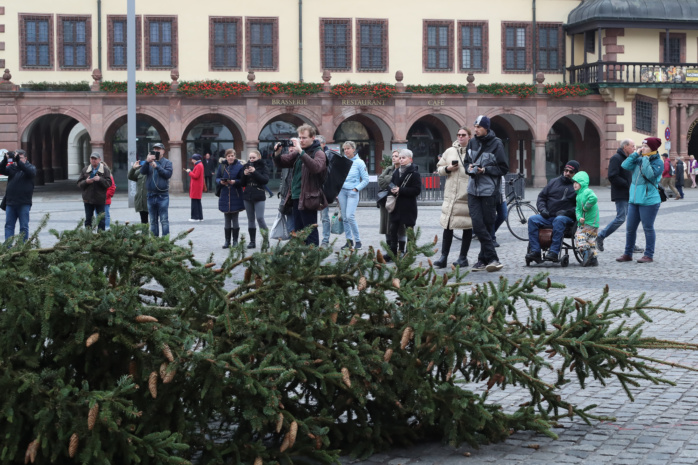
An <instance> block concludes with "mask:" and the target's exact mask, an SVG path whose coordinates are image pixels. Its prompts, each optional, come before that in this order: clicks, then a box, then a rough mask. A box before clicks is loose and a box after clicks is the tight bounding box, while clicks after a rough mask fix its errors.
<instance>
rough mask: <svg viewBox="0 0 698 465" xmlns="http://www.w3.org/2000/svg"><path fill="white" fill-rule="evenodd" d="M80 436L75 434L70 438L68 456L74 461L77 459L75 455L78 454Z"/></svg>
mask: <svg viewBox="0 0 698 465" xmlns="http://www.w3.org/2000/svg"><path fill="white" fill-rule="evenodd" d="M78 440H79V438H78V435H77V434H75V433H73V435H72V436H70V444H69V445H68V456H70V458H71V459H72V458H73V457H75V454H76V453H77V452H78Z"/></svg>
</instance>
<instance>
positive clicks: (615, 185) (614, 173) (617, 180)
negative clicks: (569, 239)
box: [596, 139, 645, 253]
mask: <svg viewBox="0 0 698 465" xmlns="http://www.w3.org/2000/svg"><path fill="white" fill-rule="evenodd" d="M634 151H635V142H633V141H632V139H625V140H623V142H621V143H620V147H619V148H618V150H617V151H616V153H615V154H614V155H613V156H612V157H611V159H610V160H609V162H608V180H609V181H610V182H611V201H613V203H615V204H616V217H615V218H614V219H613V221H611V222H610V223H609V224H608V226H606V228H605V229H604V230H603V231H601V232H600V233H599V235H598V236H597V237H596V248H597V249H599V252H603V250H604V246H603V241H604V240H605V239H606V238H607V237H608V236H610V235H611V234H613V233H614V232H615V231H616V229H618V228H620V227H621V226H622V225H623V223H625V218H626V216H627V215H628V200H629V199H630V183H631V182H632V176H633V173H632V171H628V170H626V169H623V168H621V166H620V165H621V164H622V163H623V162H624V161H625V159H626V158H628V156H629V155H630V154H631V153H633V152H634ZM644 251H645V249H643V248H642V247H637V246H636V247H635V250H634V252H637V253H642V252H644Z"/></svg>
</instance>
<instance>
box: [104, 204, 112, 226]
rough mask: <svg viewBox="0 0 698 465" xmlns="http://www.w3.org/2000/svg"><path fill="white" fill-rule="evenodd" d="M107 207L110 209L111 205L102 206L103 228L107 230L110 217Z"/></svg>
mask: <svg viewBox="0 0 698 465" xmlns="http://www.w3.org/2000/svg"><path fill="white" fill-rule="evenodd" d="M109 207H111V205H105V206H104V227H105V228H106V229H109V225H110V224H111V217H110V216H109Z"/></svg>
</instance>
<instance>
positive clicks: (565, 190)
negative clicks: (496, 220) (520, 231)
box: [526, 160, 579, 263]
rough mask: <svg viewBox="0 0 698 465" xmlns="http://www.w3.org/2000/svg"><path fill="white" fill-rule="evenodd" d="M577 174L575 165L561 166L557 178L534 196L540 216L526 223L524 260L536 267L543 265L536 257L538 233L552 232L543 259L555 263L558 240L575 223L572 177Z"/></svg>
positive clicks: (561, 238) (572, 161)
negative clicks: (536, 265) (533, 263)
mask: <svg viewBox="0 0 698 465" xmlns="http://www.w3.org/2000/svg"><path fill="white" fill-rule="evenodd" d="M577 171H579V163H578V162H577V161H575V160H570V161H568V162H567V164H566V165H565V169H564V171H563V173H562V175H561V176H558V177H556V178H554V179H551V180H550V182H549V183H548V185H547V186H545V187H544V188H543V190H542V191H540V194H538V201H537V202H536V207H537V208H538V211H539V212H540V213H539V214H538V215H533V216H532V217H530V218H529V219H528V253H527V254H526V260H529V261H534V262H536V263H540V262H542V261H543V259H542V257H541V254H540V241H539V240H538V230H539V229H552V230H553V238H552V243H551V245H550V249H549V250H548V253H546V254H545V259H546V260H550V261H552V262H557V261H558V260H559V256H560V248H561V247H562V240H563V239H564V236H565V230H566V229H567V228H568V227H570V226H571V225H572V224H574V222H575V221H576V220H577V219H576V212H575V208H576V206H577V191H575V190H574V186H573V184H574V181H572V176H574V175H575V174H576V173H577Z"/></svg>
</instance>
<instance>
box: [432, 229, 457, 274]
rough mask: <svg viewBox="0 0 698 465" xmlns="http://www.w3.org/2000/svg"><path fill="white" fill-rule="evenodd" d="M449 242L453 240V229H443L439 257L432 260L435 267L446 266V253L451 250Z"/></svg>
mask: <svg viewBox="0 0 698 465" xmlns="http://www.w3.org/2000/svg"><path fill="white" fill-rule="evenodd" d="M451 242H453V229H444V233H443V236H442V238H441V258H439V259H438V260H437V261H435V262H434V266H435V267H436V268H446V265H447V264H448V253H449V252H450V251H451Z"/></svg>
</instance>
